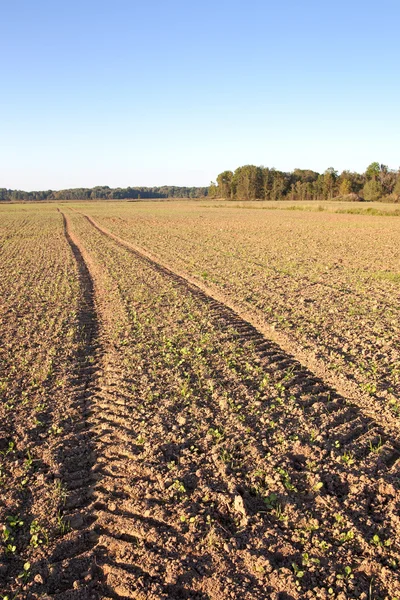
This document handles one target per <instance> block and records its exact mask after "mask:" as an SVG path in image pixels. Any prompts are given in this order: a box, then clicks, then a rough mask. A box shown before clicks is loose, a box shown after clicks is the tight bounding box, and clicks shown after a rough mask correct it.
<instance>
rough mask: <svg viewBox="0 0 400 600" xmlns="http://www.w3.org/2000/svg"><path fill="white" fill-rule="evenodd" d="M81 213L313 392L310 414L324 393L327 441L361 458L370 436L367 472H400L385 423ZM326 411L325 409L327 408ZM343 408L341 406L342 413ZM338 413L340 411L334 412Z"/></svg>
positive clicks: (399, 448) (292, 382)
mask: <svg viewBox="0 0 400 600" xmlns="http://www.w3.org/2000/svg"><path fill="white" fill-rule="evenodd" d="M84 216H85V217H86V219H87V221H88V222H89V223H90V224H91V225H92V226H93V227H95V228H96V229H97V230H98V231H99V232H100V233H102V234H103V235H105V236H107V237H108V238H109V239H112V240H113V241H114V242H115V243H117V244H119V245H120V246H122V247H123V248H125V249H126V250H127V251H128V252H130V253H132V254H133V255H134V256H136V257H137V258H139V259H140V260H141V261H143V262H145V263H146V264H148V265H150V266H151V267H152V268H153V269H154V270H156V271H157V272H158V273H160V274H161V275H164V276H167V277H169V278H171V279H173V280H174V281H175V282H176V283H177V284H178V285H179V286H180V287H181V288H183V290H184V291H186V292H189V293H191V294H193V295H195V296H196V297H197V298H199V299H200V300H201V301H202V302H204V303H205V304H207V305H208V306H209V307H210V308H211V309H212V311H213V312H214V313H215V315H216V318H217V320H218V323H219V325H223V326H224V327H226V328H232V329H234V330H235V331H236V332H237V337H238V339H239V340H242V341H246V340H247V341H248V340H251V341H252V343H253V344H254V346H255V349H256V352H257V353H258V355H259V356H260V358H261V360H262V362H263V367H264V369H265V370H266V371H267V372H270V373H279V372H282V373H286V374H290V376H288V377H286V378H285V383H284V385H285V386H286V387H287V388H289V387H293V386H296V388H297V390H298V393H299V396H300V395H301V393H302V392H305V393H310V392H312V394H313V395H314V397H313V399H312V400H310V401H308V402H307V404H306V405H305V406H304V411H305V412H306V413H307V414H309V415H310V418H313V415H314V414H315V407H314V408H313V405H314V404H320V403H321V399H323V397H325V400H326V403H325V404H326V405H328V411H329V414H330V419H329V422H328V423H326V425H325V428H326V434H327V440H328V441H329V440H331V443H332V444H334V443H337V442H339V443H346V444H349V443H350V442H351V444H352V449H351V451H352V452H353V453H354V454H355V455H356V457H357V458H360V459H362V458H363V453H364V452H365V442H366V441H367V442H368V443H369V440H371V444H376V443H379V445H380V446H381V451H380V453H379V456H378V455H377V456H376V460H375V462H374V464H372V465H371V466H370V467H369V469H368V471H369V472H370V473H373V474H375V475H376V474H377V473H378V472H381V471H382V472H386V471H387V470H392V472H398V469H399V468H400V461H399V459H400V443H399V440H398V439H396V438H394V437H393V435H392V434H391V432H387V431H386V430H385V427H384V426H382V425H381V424H377V423H376V422H375V421H374V420H373V419H372V418H370V417H368V416H365V415H364V414H363V411H362V409H361V408H359V407H358V406H355V405H352V404H351V403H350V402H349V401H348V400H346V399H345V398H343V397H342V396H341V395H340V394H339V393H338V392H337V391H336V390H335V389H333V388H331V387H330V386H329V385H327V384H326V383H325V382H324V381H323V380H321V379H320V378H318V377H316V376H315V375H314V374H313V373H312V372H311V371H309V370H308V369H307V368H305V367H304V366H303V365H301V364H300V362H299V361H298V360H296V359H295V358H294V357H293V356H291V355H289V354H288V353H286V352H284V351H283V350H282V348H280V347H279V346H278V345H277V344H275V343H274V342H272V341H271V340H268V339H266V338H265V336H264V335H263V334H262V333H260V332H259V331H258V330H257V328H256V327H254V326H253V325H252V324H250V323H248V322H247V321H246V320H245V319H243V318H242V317H241V316H240V315H238V314H237V313H236V312H235V311H234V310H232V309H231V308H229V307H228V306H226V305H225V304H223V303H222V302H220V301H219V300H216V299H215V298H213V297H212V296H210V295H208V294H207V293H206V292H205V291H203V290H202V289H200V288H199V287H198V286H196V285H195V284H194V283H192V282H190V281H188V280H187V279H185V278H184V277H183V276H182V275H178V274H177V273H175V272H174V271H172V270H171V269H169V268H168V267H166V266H165V265H162V264H160V263H158V262H156V261H155V260H153V259H152V258H150V257H149V256H147V255H146V254H144V253H142V252H140V251H139V250H138V249H136V248H133V247H132V245H131V244H130V243H129V242H127V241H126V240H124V239H122V238H119V237H118V236H116V235H115V234H112V233H110V232H108V231H107V230H106V229H105V228H103V227H101V226H100V225H98V224H97V223H96V221H95V220H94V219H93V218H92V217H90V216H88V215H84ZM324 410H326V407H325V409H324ZM343 410H345V412H344V414H343ZM336 413H340V414H338V416H336ZM367 445H368V444H367Z"/></svg>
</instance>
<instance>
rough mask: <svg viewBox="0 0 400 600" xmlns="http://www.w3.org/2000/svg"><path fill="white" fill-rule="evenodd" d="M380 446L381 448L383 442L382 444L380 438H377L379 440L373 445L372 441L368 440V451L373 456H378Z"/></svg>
mask: <svg viewBox="0 0 400 600" xmlns="http://www.w3.org/2000/svg"><path fill="white" fill-rule="evenodd" d="M382 446H383V442H382V438H381V436H379V440H378V442H377V443H376V444H375V445H374V444H373V443H372V440H370V442H369V449H370V451H371V452H373V453H374V454H378V452H380V451H381V449H382Z"/></svg>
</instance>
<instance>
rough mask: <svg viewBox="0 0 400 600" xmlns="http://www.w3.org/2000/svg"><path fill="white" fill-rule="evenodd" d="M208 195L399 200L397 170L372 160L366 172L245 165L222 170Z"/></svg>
mask: <svg viewBox="0 0 400 600" xmlns="http://www.w3.org/2000/svg"><path fill="white" fill-rule="evenodd" d="M208 196H209V197H211V198H225V199H232V200H233V199H237V200H331V199H333V198H337V199H341V198H343V199H349V200H350V199H353V200H366V201H377V200H383V199H385V200H389V201H392V202H399V201H400V169H399V170H398V171H394V170H392V169H389V168H388V167H387V166H386V165H382V164H379V163H378V162H373V163H371V164H370V165H369V167H368V168H367V169H366V171H365V173H362V174H360V173H354V172H351V171H343V172H342V173H340V175H339V173H338V172H337V171H335V169H333V168H332V167H331V168H329V169H327V170H326V171H325V172H324V173H322V174H320V173H317V172H316V171H311V170H309V169H295V170H294V171H292V172H290V173H287V172H283V171H278V170H276V169H270V168H268V167H256V166H254V165H245V166H243V167H239V168H238V169H236V171H223V173H220V174H219V175H218V177H217V181H216V183H214V182H211V184H210V187H209V189H208Z"/></svg>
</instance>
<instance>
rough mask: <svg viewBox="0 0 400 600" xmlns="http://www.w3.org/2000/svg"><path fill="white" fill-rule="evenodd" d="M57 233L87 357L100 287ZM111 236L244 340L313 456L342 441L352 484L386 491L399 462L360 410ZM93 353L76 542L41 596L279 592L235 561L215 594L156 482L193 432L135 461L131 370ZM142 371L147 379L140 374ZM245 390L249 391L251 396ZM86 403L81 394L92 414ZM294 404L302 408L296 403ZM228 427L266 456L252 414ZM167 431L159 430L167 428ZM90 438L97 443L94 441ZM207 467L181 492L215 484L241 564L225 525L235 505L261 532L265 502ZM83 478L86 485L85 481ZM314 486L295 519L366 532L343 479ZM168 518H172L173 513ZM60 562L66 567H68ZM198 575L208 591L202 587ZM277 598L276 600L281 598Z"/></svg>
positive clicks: (237, 528) (217, 468)
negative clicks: (69, 261) (71, 260)
mask: <svg viewBox="0 0 400 600" xmlns="http://www.w3.org/2000/svg"><path fill="white" fill-rule="evenodd" d="M88 221H89V222H90V223H91V224H92V225H94V226H95V227H96V229H98V230H99V231H100V232H101V233H102V234H103V235H104V234H105V232H104V231H103V230H102V229H101V228H99V227H97V225H96V224H95V223H94V222H93V221H92V220H91V219H90V218H88ZM66 235H67V239H68V240H69V242H70V245H71V249H72V251H73V252H74V255H75V257H76V260H77V264H78V269H79V273H80V280H81V285H82V289H83V300H82V310H81V316H82V325H83V326H86V332H89V335H88V337H86V340H87V342H88V344H87V345H88V348H91V347H92V350H93V348H94V346H95V345H97V344H98V341H97V338H98V327H99V325H98V321H99V320H100V317H101V319H103V318H104V315H103V311H101V314H99V316H96V311H95V308H96V306H97V302H96V303H95V301H94V283H93V282H94V280H95V281H96V285H97V279H96V278H95V276H94V273H95V271H94V272H92V262H91V260H89V261H88V260H87V254H86V250H84V249H83V247H82V246H81V243H80V242H78V240H77V238H76V237H75V235H73V234H72V233H71V232H70V230H69V227H68V221H66ZM110 239H111V240H112V243H117V244H118V245H119V246H121V247H123V248H124V250H126V251H128V252H130V253H132V254H133V255H134V256H135V257H136V259H138V260H139V262H141V263H142V264H145V265H147V267H150V269H152V270H154V271H156V272H157V273H158V274H159V275H160V276H161V278H164V279H167V280H172V281H173V282H174V285H176V286H177V287H178V288H179V289H180V290H181V292H182V294H184V295H185V296H186V297H187V296H193V297H195V298H196V301H197V302H198V304H199V305H204V306H206V307H207V309H208V310H209V313H210V315H212V321H213V323H214V325H213V327H214V329H215V330H216V331H221V332H223V335H224V336H228V337H229V336H230V337H231V339H233V340H236V342H239V343H241V342H243V343H244V342H248V341H251V342H252V344H253V346H254V351H255V354H256V355H257V357H258V361H259V364H260V366H261V368H262V370H263V371H264V372H265V373H267V374H270V376H271V378H272V379H273V380H274V381H275V382H276V383H277V384H279V385H280V386H281V389H282V390H285V391H287V392H288V394H292V395H293V397H294V395H296V398H297V399H298V400H297V401H298V402H303V406H302V408H303V410H304V414H305V415H306V417H307V419H308V420H309V422H310V423H311V424H315V426H316V428H317V429H318V430H319V432H320V434H321V438H320V439H319V440H315V441H314V442H313V448H320V449H321V452H325V456H327V453H328V451H329V449H330V448H332V447H334V446H335V444H337V443H338V444H346V448H351V455H352V456H353V457H354V458H355V459H356V460H357V461H358V466H359V472H360V475H362V477H364V479H365V481H366V482H371V483H372V482H373V481H374V480H375V479H376V478H379V479H380V480H381V481H382V482H385V481H386V480H387V481H388V483H389V485H390V482H392V481H393V479H394V475H395V472H396V470H397V469H398V458H399V453H398V446H397V445H396V442H395V441H394V440H392V439H391V437H390V435H388V434H387V432H385V430H384V428H383V427H382V426H379V425H377V424H376V423H374V422H373V420H372V419H370V418H368V417H367V416H365V415H364V414H363V413H362V410H360V408H359V407H357V406H353V405H351V404H349V403H348V402H347V401H346V400H345V398H343V397H341V396H340V395H339V394H338V393H337V392H336V391H335V390H333V389H331V388H329V386H327V385H325V383H324V382H323V381H322V380H320V379H318V378H316V377H315V376H314V375H313V374H312V373H311V372H310V371H308V370H306V369H305V368H303V367H302V366H301V365H300V363H299V362H298V361H296V360H294V359H293V358H292V357H291V356H289V355H288V354H286V353H285V352H283V351H282V349H281V348H280V347H279V346H277V345H276V344H273V343H272V342H270V341H269V340H268V339H266V338H265V337H264V336H263V335H262V334H261V333H260V332H259V331H257V329H256V328H255V327H253V326H252V325H250V324H249V323H247V322H246V321H245V320H244V319H242V318H241V317H240V316H239V315H238V314H236V313H235V312H234V311H233V310H231V309H230V308H228V307H227V306H225V305H224V304H223V303H221V302H218V301H217V300H215V299H214V298H211V297H210V296H208V295H207V294H206V293H204V291H202V290H200V289H199V288H197V287H196V286H195V285H193V284H192V283H190V282H188V281H186V280H185V279H184V278H183V277H181V276H179V275H177V274H175V273H174V272H173V271H171V270H169V269H167V268H165V267H164V266H162V265H159V264H158V263H157V262H155V261H154V260H151V259H149V258H148V257H147V256H145V255H142V254H141V253H140V252H138V251H136V250H134V249H132V248H130V247H129V244H126V243H125V242H124V241H123V240H117V239H115V236H110ZM85 248H86V244H85ZM85 261H86V262H85ZM89 269H90V270H89ZM102 346H103V347H102V350H103V356H102V358H101V361H99V364H101V373H100V374H99V376H98V377H95V376H94V375H93V373H91V372H90V371H88V372H87V375H86V376H85V373H86V371H85V369H86V366H87V365H86V362H85V359H84V356H83V357H82V359H83V362H82V364H80V363H79V366H78V370H77V376H78V377H77V379H79V380H80V381H81V382H82V381H83V382H84V383H83V389H82V390H81V391H82V392H83V393H81V394H80V396H79V398H80V400H79V401H80V402H82V409H83V413H85V412H86V413H87V419H85V423H86V426H88V431H89V435H88V436H87V438H86V442H85V443H86V444H87V446H86V448H87V450H89V449H90V452H91V453H92V456H91V462H88V463H86V465H85V466H83V467H82V469H78V471H77V473H78V475H77V479H78V481H77V486H78V488H77V492H76V494H75V496H73V495H71V496H70V500H69V510H71V511H72V509H73V507H75V509H76V510H77V513H76V514H77V517H78V519H77V529H78V533H77V534H76V537H70V538H69V539H68V540H67V541H66V542H65V543H64V544H63V545H60V547H59V548H58V549H57V557H60V560H61V562H60V563H59V565H60V570H59V571H56V573H55V576H54V580H53V581H54V585H53V588H51V589H49V593H50V594H51V595H54V596H55V597H58V598H59V599H60V600H69V599H70V598H71V599H72V598H82V599H85V598H113V599H115V600H124V599H127V598H139V599H140V600H146V599H148V600H160V599H167V598H186V599H189V598H193V599H195V598H196V599H198V600H207V599H211V598H212V599H214V598H240V597H246V598H257V599H260V600H261V599H263V598H265V597H267V596H266V594H267V593H269V592H267V590H270V591H271V590H273V589H275V590H277V589H279V586H280V585H282V583H279V582H277V581H274V579H273V576H274V574H272V575H271V581H269V580H268V579H267V584H266V587H264V586H263V584H261V583H260V581H259V580H257V578H255V577H254V576H253V575H252V574H251V572H250V571H249V569H248V566H246V567H243V573H242V572H241V571H240V569H239V570H238V566H237V565H238V564H239V563H238V562H236V563H235V564H233V563H232V565H231V566H230V567H227V568H228V570H229V572H230V574H232V575H233V577H231V578H230V579H231V581H230V582H229V586H231V592H229V593H228V592H226V593H225V590H224V588H223V587H217V586H218V585H221V586H223V585H224V582H223V581H220V582H216V580H215V578H213V573H212V572H211V570H210V565H209V564H207V562H205V560H204V556H201V555H200V553H199V552H198V548H197V547H196V545H194V546H193V547H188V545H187V541H186V539H185V537H184V536H183V535H181V533H180V532H179V530H178V528H176V526H174V525H173V520H172V519H171V514H170V511H171V510H172V509H170V507H169V505H168V503H167V504H166V503H165V495H166V493H167V491H166V489H165V487H164V485H163V481H162V478H161V479H160V468H161V474H162V472H163V469H165V468H166V466H165V465H166V464H169V463H171V461H172V463H173V462H174V461H176V460H177V457H179V456H180V455H181V456H184V455H185V456H186V455H187V454H188V453H189V455H190V442H189V440H190V437H191V435H193V434H192V432H190V431H189V432H186V433H187V435H188V442H187V445H188V447H186V445H184V446H183V447H182V448H179V447H174V446H171V445H170V444H163V440H162V439H161V440H158V441H157V443H156V444H155V447H154V452H153V451H152V450H150V451H149V456H148V458H146V457H144V458H143V459H141V453H142V451H143V448H142V446H141V444H142V442H141V441H140V439H139V437H138V434H139V432H140V429H139V427H140V422H141V418H142V417H141V415H140V412H138V411H137V406H135V405H132V392H131V388H132V386H134V385H135V384H136V383H137V382H136V381H135V379H134V375H133V373H132V375H131V378H129V372H127V371H126V367H125V365H124V363H123V360H122V358H121V356H119V355H118V352H117V353H116V352H115V351H114V352H113V351H112V349H111V348H108V347H107V342H106V340H104V341H102ZM98 353H99V352H98V350H97V354H98ZM84 354H85V353H84ZM142 374H144V375H145V374H146V373H145V372H144V373H143V371H142ZM214 375H215V377H216V378H217V379H218V378H220V379H221V381H223V380H224V374H223V372H222V371H221V373H219V372H218V366H217V362H216V363H215V373H214ZM140 376H141V375H139V377H140ZM85 377H87V379H85ZM246 385H247V384H246V383H245V382H243V381H241V382H240V386H242V387H243V388H245V387H246ZM249 385H250V384H249ZM249 393H250V394H251V388H249ZM85 396H87V397H89V401H90V406H88V404H87V398H86V399H85ZM302 398H307V400H305V401H303V400H302ZM88 409H90V410H88ZM163 410H164V409H163V407H162V406H160V407H159V411H156V412H155V413H154V414H153V417H152V419H153V420H154V422H156V421H157V419H160V420H161V421H162V420H163V419H164V418H165V414H163ZM198 410H199V411H200V413H199V414H201V415H202V419H203V421H204V422H205V423H206V424H207V426H212V424H213V422H214V419H215V417H216V415H219V417H220V418H221V419H222V418H223V417H224V410H222V409H220V408H218V407H217V406H213V405H207V403H206V404H204V403H203V402H202V401H201V400H199V404H198ZM89 412H90V414H89ZM225 412H226V411H225ZM230 423H231V425H232V427H233V429H234V431H235V433H234V435H235V436H236V437H237V438H239V437H240V435H243V433H244V432H245V431H246V433H245V434H246V435H247V436H248V439H249V440H251V444H252V447H253V455H254V458H255V460H258V458H262V457H265V455H266V448H265V447H264V446H263V444H262V440H261V439H259V437H260V436H259V429H258V427H259V424H258V423H257V421H256V419H252V417H251V416H249V417H248V418H247V419H246V427H247V429H246V430H244V428H242V426H241V425H240V426H239V427H237V426H236V425H234V424H233V422H232V421H230ZM166 425H167V426H168V419H166ZM149 427H151V425H150V424H149ZM155 431H156V429H155ZM93 434H94V435H95V437H91V436H92V435H93ZM153 439H154V440H155V439H156V438H155V437H154V438H153ZM378 443H379V445H380V452H379V453H368V452H367V451H366V449H367V448H368V444H371V445H373V446H374V445H377V444H378ZM94 453H95V456H94ZM75 459H76V457H75V456H73V457H72V461H71V464H70V466H69V467H68V466H67V470H69V469H71V467H72V464H73V463H74V461H75ZM215 459H216V457H215V456H214V455H213V454H212V453H210V455H208V454H206V455H201V458H199V459H198V458H197V457H196V456H194V457H193V464H192V467H191V468H192V470H193V472H192V475H191V477H192V479H191V478H189V480H188V485H189V486H190V485H191V481H193V478H194V480H195V479H196V477H198V478H199V480H200V481H201V483H202V485H204V486H206V487H207V486H208V485H209V482H210V481H213V480H216V481H217V484H216V488H215V490H214V492H213V494H214V495H215V497H216V498H221V500H220V501H218V500H217V501H216V509H217V508H218V510H217V511H216V512H217V513H218V519H219V523H220V524H219V525H218V527H220V534H221V536H222V537H223V538H224V540H225V544H226V545H227V548H232V545H233V547H234V546H235V544H237V549H238V552H236V554H235V561H240V560H244V558H243V559H242V558H241V557H242V556H243V557H248V558H247V559H250V558H251V556H252V553H253V552H254V550H255V548H254V547H253V546H252V545H251V544H252V543H253V542H251V544H250V546H249V549H248V550H247V549H246V544H247V540H246V535H247V534H244V533H243V523H242V524H239V523H237V522H235V519H234V518H232V516H231V506H232V504H234V505H235V503H236V505H237V506H238V507H239V510H241V509H243V510H244V511H245V515H247V516H245V520H246V519H247V518H249V519H250V521H251V522H253V521H252V519H254V527H260V533H262V532H264V533H265V529H264V524H263V523H264V521H263V518H262V517H261V518H259V511H260V513H261V515H262V514H264V513H265V505H264V506H263V505H262V503H261V510H260V503H259V501H258V500H256V499H255V498H254V497H252V496H251V495H250V494H249V492H248V490H246V489H243V488H241V487H240V484H239V481H240V480H235V479H234V478H232V476H229V477H227V475H226V473H225V471H224V470H223V469H222V470H221V465H220V462H219V461H218V460H217V461H216V460H215ZM290 460H293V465H294V468H295V470H296V469H297V468H299V469H300V470H301V468H302V467H301V465H299V464H298V463H297V462H296V461H298V460H299V457H297V456H293V457H290ZM66 464H67V465H68V463H66ZM329 464H330V465H332V463H329ZM337 473H338V474H340V473H341V468H340V467H338V468H337ZM90 474H92V475H90ZM81 475H83V478H82V477H81ZM85 476H87V481H86V482H85V481H84V477H85ZM90 477H91V478H92V479H93V480H94V481H95V483H94V488H93V489H91V486H90V484H89V485H88V480H89V478H90ZM321 478H322V481H323V483H324V489H325V490H326V493H325V494H324V496H323V497H322V498H321V499H320V502H319V503H318V505H317V504H316V505H315V506H313V505H312V502H310V501H309V502H308V503H307V506H306V508H304V506H303V503H304V499H303V498H304V497H303V496H301V495H300V497H299V500H296V499H293V500H292V510H293V514H298V515H299V516H300V515H301V514H302V513H305V514H306V515H307V518H316V517H318V518H320V520H321V522H323V521H324V519H326V518H327V516H328V515H329V513H333V512H336V511H337V512H338V513H339V512H340V511H342V513H343V514H344V515H345V518H346V519H347V520H348V522H349V523H352V525H353V528H354V531H355V532H356V535H359V534H360V536H362V535H364V534H365V533H367V532H366V531H365V523H364V521H363V519H360V514H359V513H358V511H357V509H356V508H354V507H353V508H352V507H351V505H350V506H349V505H346V503H345V499H346V494H347V492H348V491H347V489H346V485H347V484H345V485H344V484H343V481H342V480H341V479H340V477H338V476H336V475H335V474H334V473H330V472H329V467H328V470H326V469H325V470H324V468H322V472H321ZM66 479H68V476H66ZM85 483H86V485H85ZM72 487H73V483H72V485H71V486H70V490H71V491H72ZM365 487H367V486H365ZM86 490H88V492H86ZM199 494H200V492H199ZM317 500H318V498H317ZM368 501H369V500H368ZM308 511H310V513H308ZM71 516H72V515H71ZM172 516H174V517H176V515H172ZM267 531H269V533H268V535H269V536H270V537H269V538H268V540H269V541H268V544H271V545H272V544H276V542H277V541H278V543H279V540H282V541H283V542H285V543H286V544H287V545H289V546H290V545H291V550H290V552H291V553H295V552H297V553H298V549H296V544H293V543H292V542H291V537H290V531H289V532H288V531H286V530H285V529H284V528H280V526H279V525H278V530H276V529H270V530H268V529H267ZM276 531H278V535H276ZM254 536H255V540H257V541H260V540H261V539H262V538H261V537H260V538H257V533H254ZM271 547H272V546H271ZM230 551H231V550H228V551H227V553H226V555H225V556H224V560H226V561H227V564H228V562H229V560H230V555H229V552H230ZM246 553H247V554H246ZM264 554H265V551H263V555H264ZM267 555H268V556H269V555H270V559H271V564H273V566H274V568H277V567H279V566H281V565H282V564H283V565H286V564H287V566H289V568H290V564H291V561H292V560H293V559H292V558H291V555H289V556H288V557H287V558H286V557H285V556H283V555H281V554H280V552H279V551H278V552H272V553H271V554H269V551H267ZM66 556H67V557H68V558H67V560H65V557H66ZM231 556H233V555H231ZM293 556H294V554H293ZM63 559H64V561H63ZM247 559H246V560H247ZM295 560H298V559H295ZM377 560H379V557H378V558H377ZM169 564H173V565H175V568H177V569H179V571H178V572H180V573H181V575H179V576H178V577H176V576H174V577H173V576H172V575H171V574H170V573H168V566H169ZM176 565H178V567H177V566H176ZM338 568H339V565H338ZM80 569H82V570H83V573H82V574H79V576H78V575H77V570H80ZM163 569H164V570H163ZM207 575H208V577H209V582H211V583H212V584H213V585H214V586H215V587H214V588H208V589H207V588H205V587H203V581H206V579H207V577H206V576H207ZM236 576H238V577H240V579H241V580H242V581H241V582H240V583H237V587H235V586H236V582H235V581H234V579H235V577H236ZM63 578H64V581H63V584H62V586H61V587H60V585H59V586H58V587H57V588H56V587H55V585H56V582H57V581H60V580H61V579H63ZM211 583H210V585H211ZM240 586H242V587H240ZM246 586H247V587H246ZM240 590H242V591H240ZM294 590H295V588H294ZM382 590H383V588H382ZM295 591H296V590H295ZM241 594H245V595H241ZM274 597H276V598H278V597H283V596H279V594H278V595H277V596H274ZM285 597H286V598H289V597H290V598H297V597H298V595H297V592H296V594H295V595H293V596H291V595H290V594H286V595H285Z"/></svg>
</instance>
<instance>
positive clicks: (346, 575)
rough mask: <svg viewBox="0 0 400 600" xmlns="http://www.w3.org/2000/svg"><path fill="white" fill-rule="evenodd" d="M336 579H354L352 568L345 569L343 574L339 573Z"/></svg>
mask: <svg viewBox="0 0 400 600" xmlns="http://www.w3.org/2000/svg"><path fill="white" fill-rule="evenodd" d="M336 579H354V575H353V573H352V569H351V567H349V566H347V567H345V568H344V572H343V573H338V574H337V575H336Z"/></svg>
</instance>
